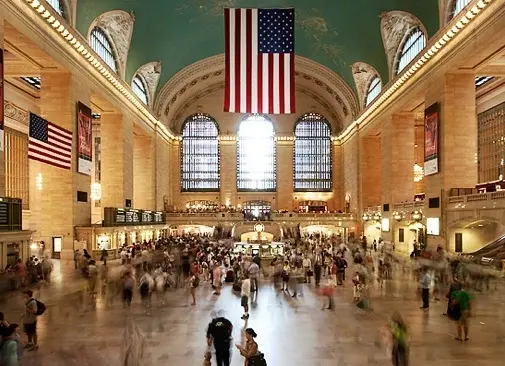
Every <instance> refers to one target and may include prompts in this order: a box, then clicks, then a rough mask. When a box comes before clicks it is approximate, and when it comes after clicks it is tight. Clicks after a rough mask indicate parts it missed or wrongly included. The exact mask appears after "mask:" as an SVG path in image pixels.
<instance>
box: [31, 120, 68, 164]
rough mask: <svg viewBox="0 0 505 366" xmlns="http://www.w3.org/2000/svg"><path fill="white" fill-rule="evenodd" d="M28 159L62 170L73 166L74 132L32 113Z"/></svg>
mask: <svg viewBox="0 0 505 366" xmlns="http://www.w3.org/2000/svg"><path fill="white" fill-rule="evenodd" d="M28 157H29V158H30V159H33V160H37V161H40V162H42V163H46V164H50V165H54V166H56V167H58V168H62V169H70V168H71V166H72V132H70V131H67V130H65V129H64V128H61V127H59V126H56V125H55V124H54V123H51V122H49V121H46V120H45V119H43V118H42V117H39V116H37V115H36V114H34V113H30V139H29V140H28Z"/></svg>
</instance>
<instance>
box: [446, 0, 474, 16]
mask: <svg viewBox="0 0 505 366" xmlns="http://www.w3.org/2000/svg"><path fill="white" fill-rule="evenodd" d="M471 1H472V0H454V2H453V4H452V12H451V19H452V18H454V17H455V16H456V15H457V14H458V13H459V12H461V10H463V9H464V8H465V7H466V6H467V5H468V4H470V2H471Z"/></svg>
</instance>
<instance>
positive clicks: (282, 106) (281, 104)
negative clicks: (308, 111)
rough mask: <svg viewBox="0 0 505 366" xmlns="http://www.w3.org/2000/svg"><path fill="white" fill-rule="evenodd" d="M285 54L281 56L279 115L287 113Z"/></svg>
mask: <svg viewBox="0 0 505 366" xmlns="http://www.w3.org/2000/svg"><path fill="white" fill-rule="evenodd" d="M284 77H285V76H284V54H283V53H280V54H279V113H280V114H284V113H286V103H285V94H284Z"/></svg>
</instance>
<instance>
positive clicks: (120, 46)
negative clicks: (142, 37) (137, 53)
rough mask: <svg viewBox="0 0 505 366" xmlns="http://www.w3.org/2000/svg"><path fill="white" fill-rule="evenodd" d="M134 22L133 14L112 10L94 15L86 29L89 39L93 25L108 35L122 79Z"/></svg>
mask: <svg viewBox="0 0 505 366" xmlns="http://www.w3.org/2000/svg"><path fill="white" fill-rule="evenodd" d="M134 23H135V15H133V13H128V12H126V11H124V10H112V11H108V12H106V13H103V14H100V15H99V16H98V17H96V19H95V20H94V21H93V22H92V23H91V25H90V27H89V30H88V40H89V39H90V38H89V37H90V34H91V31H92V30H93V29H94V28H95V27H98V28H100V29H102V30H103V31H104V32H105V34H106V35H107V36H108V37H109V39H110V40H111V43H112V47H113V48H114V53H115V56H116V61H117V64H118V68H119V70H118V71H119V73H120V75H121V76H122V77H123V79H124V78H125V74H126V61H127V59H128V51H129V50H130V42H131V39H132V35H133V25H134Z"/></svg>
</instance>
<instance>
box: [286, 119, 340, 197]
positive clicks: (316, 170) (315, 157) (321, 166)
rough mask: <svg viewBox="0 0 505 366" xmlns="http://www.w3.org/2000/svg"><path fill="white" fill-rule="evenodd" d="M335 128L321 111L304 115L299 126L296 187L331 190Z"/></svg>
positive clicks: (295, 159)
mask: <svg viewBox="0 0 505 366" xmlns="http://www.w3.org/2000/svg"><path fill="white" fill-rule="evenodd" d="M331 151H332V148H331V131H330V126H329V124H328V122H327V121H326V119H325V118H324V117H322V116H321V115H319V114H315V113H309V114H306V115H304V116H303V117H302V118H301V120H300V121H299V122H298V124H297V125H296V128H295V150H294V177H293V182H294V188H295V190H296V191H311V192H321V191H323V192H324V191H331V189H332V173H331V165H332V159H331Z"/></svg>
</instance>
